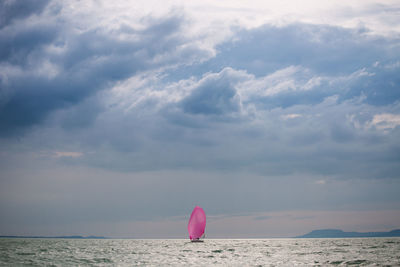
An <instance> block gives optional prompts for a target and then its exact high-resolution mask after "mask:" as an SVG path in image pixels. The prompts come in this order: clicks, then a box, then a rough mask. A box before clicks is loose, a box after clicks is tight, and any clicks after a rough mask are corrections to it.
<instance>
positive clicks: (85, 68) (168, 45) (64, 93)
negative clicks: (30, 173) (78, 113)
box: [0, 14, 209, 136]
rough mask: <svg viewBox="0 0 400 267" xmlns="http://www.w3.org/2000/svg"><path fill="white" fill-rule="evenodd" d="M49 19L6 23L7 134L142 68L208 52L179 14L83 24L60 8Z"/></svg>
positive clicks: (2, 33)
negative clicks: (138, 23)
mask: <svg viewBox="0 0 400 267" xmlns="http://www.w3.org/2000/svg"><path fill="white" fill-rule="evenodd" d="M48 19H49V20H50V21H53V23H50V22H48V21H46V22H44V21H42V20H38V21H34V22H33V24H32V25H31V26H26V22H25V21H20V22H19V23H16V24H14V25H13V26H12V27H8V28H4V29H2V30H0V47H1V48H2V49H1V51H2V54H1V57H0V68H1V69H2V75H1V77H0V78H1V80H0V82H1V95H0V96H1V101H0V104H1V106H0V118H1V120H0V121H1V124H0V129H1V132H0V134H1V135H3V136H9V135H12V134H14V133H15V132H18V131H21V130H24V129H26V128H27V127H30V126H33V125H36V124H38V123H41V122H42V121H43V120H44V119H45V118H46V117H47V115H48V114H49V113H51V112H53V111H55V110H59V109H64V108H68V107H71V106H74V105H76V104H78V103H80V102H82V101H83V100H85V99H86V98H87V97H89V96H91V95H94V94H95V93H96V92H98V91H101V90H104V89H111V88H112V86H113V85H114V84H115V83H116V82H119V81H122V80H124V79H127V78H130V77H132V76H133V75H135V74H137V73H139V72H144V71H149V70H161V69H163V68H171V67H173V66H175V65H181V64H190V63H191V62H192V61H194V60H198V58H199V57H200V58H201V57H207V55H208V53H209V52H208V51H206V50H203V49H201V48H199V47H196V46H193V45H192V44H191V40H189V39H187V38H186V37H185V36H184V34H183V33H182V32H181V27H182V25H183V23H184V18H183V17H182V16H180V15H179V14H171V15H170V16H168V17H164V18H159V19H157V18H147V19H145V20H144V21H145V23H144V25H142V27H141V28H135V27H134V26H128V25H123V27H120V28H118V29H111V30H110V29H107V28H103V27H101V26H97V27H96V26H95V27H94V28H90V29H87V30H83V31H82V30H78V29H76V28H73V27H71V26H70V25H69V24H68V22H65V21H62V20H61V19H59V18H58V17H57V16H56V17H51V16H50V17H49V18H48ZM44 23H45V24H44ZM49 25H50V26H49Z"/></svg>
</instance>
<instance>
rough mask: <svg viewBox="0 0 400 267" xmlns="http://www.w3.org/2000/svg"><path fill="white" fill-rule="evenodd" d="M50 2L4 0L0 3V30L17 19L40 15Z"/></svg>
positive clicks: (39, 0)
mask: <svg viewBox="0 0 400 267" xmlns="http://www.w3.org/2000/svg"><path fill="white" fill-rule="evenodd" d="M49 1H50V0H26V1H18V0H5V1H2V2H1V3H0V28H2V27H5V26H7V25H9V24H11V23H12V22H14V21H15V20H17V19H23V18H25V17H28V16H30V15H32V14H40V13H41V12H42V11H43V9H44V8H45V7H46V5H47V4H48V3H49Z"/></svg>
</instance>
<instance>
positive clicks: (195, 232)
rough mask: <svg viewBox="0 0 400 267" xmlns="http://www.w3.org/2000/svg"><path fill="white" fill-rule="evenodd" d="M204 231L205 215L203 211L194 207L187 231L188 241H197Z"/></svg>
mask: <svg viewBox="0 0 400 267" xmlns="http://www.w3.org/2000/svg"><path fill="white" fill-rule="evenodd" d="M204 229H206V214H205V213H204V210H203V209H202V208H201V207H199V206H196V207H195V208H194V209H193V211H192V214H191V215H190V219H189V223H188V231H189V238H190V240H193V239H199V238H200V237H201V236H202V235H203V234H204Z"/></svg>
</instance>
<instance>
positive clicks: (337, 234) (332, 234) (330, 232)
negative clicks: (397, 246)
mask: <svg viewBox="0 0 400 267" xmlns="http://www.w3.org/2000/svg"><path fill="white" fill-rule="evenodd" d="M346 237H349V238H350V237H400V229H395V230H392V231H389V232H364V233H360V232H344V231H342V230H340V229H321V230H313V231H311V232H309V233H307V234H305V235H301V236H296V237H295V238H346Z"/></svg>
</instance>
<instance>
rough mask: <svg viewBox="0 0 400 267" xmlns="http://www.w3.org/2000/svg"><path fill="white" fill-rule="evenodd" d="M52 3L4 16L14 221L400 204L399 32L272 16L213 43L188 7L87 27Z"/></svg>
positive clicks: (3, 75)
mask: <svg viewBox="0 0 400 267" xmlns="http://www.w3.org/2000/svg"><path fill="white" fill-rule="evenodd" d="M33 2H34V1H33ZM33 2H29V3H33ZM39 2H40V1H39ZM39 2H37V3H39ZM6 3H8V2H6ZM10 3H11V2H10ZM12 3H16V2H12ZM40 3H42V5H40V7H39V6H38V7H37V8H36V7H35V8H32V9H30V11H29V12H25V11H23V10H22V9H21V10H20V9H15V10H19V11H18V12H20V13H18V12H17V13H16V14H15V15H13V17H7V18H5V19H4V20H3V21H2V22H1V23H3V24H2V26H1V28H0V86H1V88H0V136H1V139H0V169H1V170H2V174H3V175H2V177H1V179H0V183H1V185H2V186H1V187H0V192H1V193H2V194H0V199H1V201H0V211H2V212H4V214H9V215H10V216H9V217H7V219H4V218H5V217H4V218H2V220H0V225H1V223H3V225H7V224H14V223H21V222H24V221H29V220H31V221H32V222H35V223H37V224H41V223H42V222H43V218H48V219H49V220H53V221H54V222H55V223H60V222H62V221H63V220H69V221H71V222H72V221H79V220H82V221H85V220H88V221H90V220H94V221H97V220H103V221H113V220H116V221H118V220H131V219H142V218H153V217H154V214H159V215H160V216H168V215H171V214H172V215H182V214H185V212H186V211H187V209H190V208H191V207H192V206H193V205H195V204H198V203H196V200H198V201H202V203H204V204H205V205H206V207H207V208H208V210H209V211H210V212H212V213H215V214H221V213H230V212H246V211H249V212H251V211H265V210H274V209H275V210H281V209H307V208H310V209H334V208H336V207H337V205H339V206H345V205H347V204H348V206H350V207H360V206H362V207H364V208H365V205H369V204H371V203H380V204H382V206H383V207H394V206H395V204H396V203H399V202H400V199H399V196H398V194H397V191H398V190H397V191H396V189H397V188H398V183H399V182H398V181H399V173H400V164H399V161H400V146H399V141H398V140H400V127H399V126H400V102H399V100H400V87H399V86H400V80H399V79H400V78H399V77H400V63H399V62H400V56H399V55H400V51H399V50H400V41H399V40H398V39H396V38H395V37H393V38H389V37H382V36H374V35H371V34H370V33H369V32H368V29H345V28H340V27H330V26H326V25H308V24H296V23H294V24H291V25H286V26H281V27H276V26H271V25H264V26H261V27H259V28H256V29H250V30H243V29H239V30H237V31H235V32H234V33H233V36H232V38H231V39H229V40H225V41H224V42H222V43H219V44H218V45H216V46H215V47H214V48H215V51H217V52H216V54H215V55H213V51H212V49H211V50H210V48H209V47H210V46H207V45H205V44H204V43H202V42H206V41H205V40H208V39H207V38H206V37H204V36H200V37H193V36H192V38H199V39H198V40H194V39H192V38H188V37H187V36H188V35H186V33H185V30H186V29H187V28H185V27H188V21H187V20H185V17H184V16H183V15H182V14H180V11H176V12H175V13H174V12H172V13H171V14H169V15H168V16H167V17H164V18H152V17H145V18H142V19H140V20H138V21H139V22H140V23H139V24H140V27H139V26H137V25H136V26H132V25H129V24H126V23H120V24H117V25H113V27H111V28H109V27H105V26H104V25H101V24H99V25H96V26H94V27H89V28H79V27H76V25H74V24H73V23H72V21H68V19H70V17H64V16H63V12H62V9H61V10H59V11H58V12H59V13H57V15H55V14H54V13H53V11H51V10H50V11H49V8H50V6H47V9H46V7H45V2H40ZM46 16H47V17H46ZM28 20H29V23H28ZM189 26H190V25H189ZM202 38H205V39H202ZM206 47H208V48H206ZM32 126H34V127H32ZM21 132H22V133H24V134H21ZM14 137H19V138H14ZM21 166H22V167H21ZM69 167H73V168H69ZM80 170H82V173H81V172H80ZM94 170H96V171H94ZM58 173H62V175H59V176H58V175H57V174H58ZM31 174H32V175H33V176H32V177H31ZM114 174H115V175H114ZM53 177H56V179H53ZM188 177H189V178H188ZM390 183H392V184H393V186H392V187H391V186H390ZM21 185H23V186H21ZM348 185H349V186H348ZM193 186H195V187H196V188H198V191H195V192H193ZM65 187H66V188H68V190H69V191H73V193H72V194H70V193H66V192H65V190H64V188H65ZM295 189H296V190H295ZM360 189H362V190H360ZM303 191H304V192H306V194H303V193H302V192H303ZM99 192H100V193H99ZM282 192H283V193H282ZM104 196H107V198H105V197H104ZM204 196H206V199H204V198H205V197H204ZM338 196H340V197H338ZM188 199H190V201H188ZM27 203H29V204H27ZM99 203H101V204H100V205H99ZM160 203H161V204H160ZM182 203H184V204H182ZM363 205H364V206H363ZM76 206H79V207H78V208H76ZM13 207H18V212H15V213H13V212H14V208H13ZM116 207H118V208H116ZM130 209H132V210H133V211H134V212H132V213H129V212H128V213H127V212H126V211H127V210H130ZM43 210H45V212H43V214H44V215H46V216H47V217H40V216H36V215H35V213H39V214H40V213H41V211H43ZM88 210H93V213H91V214H89V215H87V211H88ZM52 214H57V215H59V218H61V219H57V218H55V217H52ZM35 216H36V217H35ZM21 225H23V223H21Z"/></svg>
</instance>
